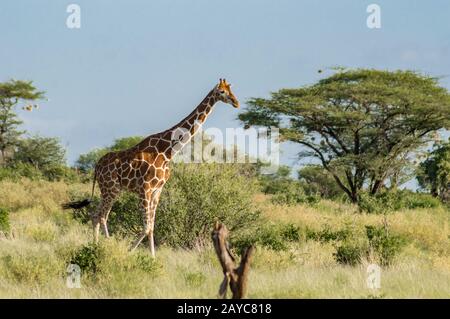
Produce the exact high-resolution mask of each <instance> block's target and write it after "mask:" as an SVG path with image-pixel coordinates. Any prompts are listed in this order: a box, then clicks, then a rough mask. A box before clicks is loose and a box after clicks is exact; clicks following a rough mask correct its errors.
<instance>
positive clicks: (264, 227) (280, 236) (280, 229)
mask: <svg viewBox="0 0 450 319" xmlns="http://www.w3.org/2000/svg"><path fill="white" fill-rule="evenodd" d="M300 239H301V233H300V229H299V227H297V226H295V225H293V224H272V223H270V224H263V223H262V224H261V225H259V226H258V227H255V228H254V229H252V230H251V231H247V232H246V233H244V234H239V235H235V236H234V237H233V238H231V245H232V248H233V249H234V250H235V251H236V252H237V253H241V252H242V251H243V249H245V248H247V247H248V246H250V245H259V246H262V247H266V248H269V249H272V250H275V251H282V250H286V249H287V248H288V243H290V242H298V241H299V240H300Z"/></svg>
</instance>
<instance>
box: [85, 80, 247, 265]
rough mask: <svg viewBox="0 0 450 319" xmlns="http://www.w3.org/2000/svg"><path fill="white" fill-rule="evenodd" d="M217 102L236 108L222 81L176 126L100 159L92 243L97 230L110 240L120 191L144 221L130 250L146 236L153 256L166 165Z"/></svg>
mask: <svg viewBox="0 0 450 319" xmlns="http://www.w3.org/2000/svg"><path fill="white" fill-rule="evenodd" d="M218 101H222V102H225V103H228V104H231V105H233V106H234V107H236V108H237V107H239V102H238V100H237V99H236V97H235V96H234V94H233V93H232V92H231V89H230V85H229V84H228V83H227V82H226V81H225V80H222V79H221V80H220V82H219V84H217V85H216V86H215V87H214V88H213V89H212V90H211V91H210V92H209V93H208V95H207V96H206V97H205V98H204V99H203V101H202V102H201V103H200V104H199V105H198V106H197V107H196V108H195V109H194V110H193V111H192V112H191V114H189V115H188V116H187V117H186V118H184V119H183V120H182V121H181V122H179V123H178V124H176V125H175V126H173V127H171V128H170V129H168V130H166V131H164V132H161V133H157V134H153V135H150V136H148V137H147V138H145V139H144V140H142V141H141V142H140V143H138V144H137V145H135V146H134V147H131V148H129V149H126V150H123V151H116V152H110V153H108V154H106V155H104V156H103V157H102V158H100V160H99V161H98V162H97V164H96V167H95V176H96V180H97V182H98V185H99V188H100V192H101V201H100V205H99V206H98V208H97V210H96V212H95V213H94V214H93V227H94V240H95V242H97V241H98V235H99V229H100V226H102V231H103V233H104V234H105V235H106V236H109V234H108V228H107V220H108V215H109V212H110V210H111V207H112V205H113V203H114V201H115V200H116V199H117V197H118V195H119V194H120V193H121V192H122V191H123V190H126V191H131V192H135V193H136V194H138V196H139V198H140V211H141V215H142V221H143V230H142V233H141V234H140V235H139V236H138V238H137V239H136V241H135V242H134V243H133V245H132V247H131V248H132V249H135V248H136V247H137V246H138V245H139V244H140V243H141V241H142V240H143V239H144V238H145V237H146V236H148V239H149V245H150V251H151V254H152V255H153V256H154V255H155V249H154V239H153V228H154V222H155V214H156V208H157V206H158V202H159V198H160V194H161V191H162V189H163V187H164V185H165V183H166V182H167V180H168V179H169V177H170V168H169V163H170V161H171V160H172V159H173V157H174V156H175V155H176V154H177V153H178V152H179V151H180V150H181V149H182V147H183V146H184V145H186V144H187V143H188V142H189V141H190V139H191V138H192V137H193V136H194V135H195V133H196V132H198V130H199V129H200V127H201V125H202V124H203V123H204V122H205V121H206V119H207V117H208V115H209V114H210V113H211V112H212V110H213V107H214V105H215V104H216V103H217V102H218ZM179 133H181V135H180V134H179ZM94 183H95V181H94Z"/></svg>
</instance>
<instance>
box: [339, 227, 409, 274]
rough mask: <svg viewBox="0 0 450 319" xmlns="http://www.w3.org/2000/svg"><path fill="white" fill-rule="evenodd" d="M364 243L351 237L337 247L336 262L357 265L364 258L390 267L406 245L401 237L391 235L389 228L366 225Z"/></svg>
mask: <svg viewBox="0 0 450 319" xmlns="http://www.w3.org/2000/svg"><path fill="white" fill-rule="evenodd" d="M365 228H366V238H365V240H364V241H355V240H353V239H352V238H350V237H348V236H347V237H346V239H345V240H344V241H343V242H342V243H341V244H340V245H339V246H337V247H336V252H335V253H333V256H334V258H335V260H336V261H337V262H338V263H341V264H347V265H356V264H358V263H359V262H360V261H361V259H362V258H363V257H365V258H368V259H370V260H372V261H374V262H377V263H379V264H380V265H382V266H389V265H391V264H392V262H393V261H394V259H395V257H396V256H397V255H398V254H399V253H400V252H401V250H402V248H403V247H404V245H405V244H406V239H405V238H404V237H402V236H400V235H396V234H390V233H389V230H388V228H387V226H371V225H366V226H365Z"/></svg>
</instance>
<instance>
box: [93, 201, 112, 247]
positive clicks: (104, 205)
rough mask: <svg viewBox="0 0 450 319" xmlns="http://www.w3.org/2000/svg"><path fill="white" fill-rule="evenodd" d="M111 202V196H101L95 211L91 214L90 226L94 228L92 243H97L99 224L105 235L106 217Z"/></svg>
mask: <svg viewBox="0 0 450 319" xmlns="http://www.w3.org/2000/svg"><path fill="white" fill-rule="evenodd" d="M112 204H113V198H112V197H103V198H102V200H101V202H100V205H99V206H98V208H97V211H96V212H95V214H94V215H93V216H92V226H93V228H94V243H98V237H99V232H100V225H101V226H102V230H103V232H105V229H106V233H105V235H107V232H108V229H107V228H106V218H107V216H108V214H109V212H110V210H111V207H112Z"/></svg>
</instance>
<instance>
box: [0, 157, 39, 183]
mask: <svg viewBox="0 0 450 319" xmlns="http://www.w3.org/2000/svg"><path fill="white" fill-rule="evenodd" d="M22 177H26V178H29V179H31V180H39V179H42V178H43V177H44V175H43V174H42V172H41V171H40V170H38V169H37V168H35V167H34V166H33V165H31V164H27V163H21V162H17V163H14V164H13V165H9V166H6V167H2V168H0V180H3V179H9V180H13V181H17V180H19V179H21V178H22Z"/></svg>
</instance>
